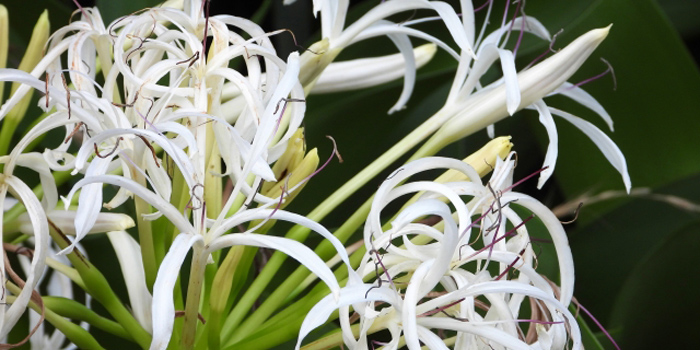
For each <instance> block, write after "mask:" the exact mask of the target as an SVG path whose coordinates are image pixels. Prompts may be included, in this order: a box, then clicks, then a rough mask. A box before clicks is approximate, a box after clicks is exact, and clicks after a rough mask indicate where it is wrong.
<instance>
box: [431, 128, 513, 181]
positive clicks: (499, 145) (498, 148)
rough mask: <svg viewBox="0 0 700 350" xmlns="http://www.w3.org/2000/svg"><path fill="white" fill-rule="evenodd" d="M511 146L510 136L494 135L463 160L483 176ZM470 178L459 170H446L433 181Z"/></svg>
mask: <svg viewBox="0 0 700 350" xmlns="http://www.w3.org/2000/svg"><path fill="white" fill-rule="evenodd" d="M512 148H513V143H512V142H510V136H501V137H496V138H495V139H493V140H491V141H489V142H488V143H487V144H485V145H484V147H481V148H480V149H479V150H478V151H476V152H474V153H472V154H471V155H469V157H467V158H464V162H465V163H467V164H469V165H471V166H472V168H474V170H476V172H477V173H479V176H481V177H484V176H486V174H488V173H490V172H491V171H492V170H493V168H494V166H495V165H496V159H498V158H500V159H505V158H506V156H508V153H510V150H511V149H512ZM467 180H470V179H468V178H467V176H466V175H464V173H463V172H461V171H456V170H448V171H446V172H445V173H444V174H442V175H440V176H439V177H438V178H437V179H435V182H438V183H446V182H456V181H467Z"/></svg>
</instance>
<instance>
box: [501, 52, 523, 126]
mask: <svg viewBox="0 0 700 350" xmlns="http://www.w3.org/2000/svg"><path fill="white" fill-rule="evenodd" d="M498 56H499V57H500V58H501V69H502V70H503V80H504V84H505V85H506V106H507V109H508V114H510V115H513V114H514V113H515V112H517V111H518V107H519V106H520V86H519V85H518V72H517V71H516V70H515V57H514V56H513V52H512V51H510V50H503V49H499V50H498Z"/></svg>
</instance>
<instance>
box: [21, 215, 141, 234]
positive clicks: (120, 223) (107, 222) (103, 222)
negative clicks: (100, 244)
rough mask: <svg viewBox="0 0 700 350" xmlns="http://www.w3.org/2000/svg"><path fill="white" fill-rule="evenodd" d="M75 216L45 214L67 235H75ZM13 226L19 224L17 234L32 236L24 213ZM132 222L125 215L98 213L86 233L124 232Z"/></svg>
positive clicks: (27, 218)
mask: <svg viewBox="0 0 700 350" xmlns="http://www.w3.org/2000/svg"><path fill="white" fill-rule="evenodd" d="M75 214H76V212H75V211H73V210H51V211H49V212H47V213H46V215H47V216H48V218H49V220H51V222H52V223H53V224H54V225H56V227H58V228H59V229H60V230H61V232H63V233H64V234H67V235H75ZM14 224H19V232H22V233H24V234H27V235H31V234H33V230H34V228H33V227H32V223H31V221H30V220H29V215H27V214H26V213H24V214H22V215H20V216H19V217H18V218H17V220H16V221H15V222H14ZM134 225H135V223H134V220H133V219H132V218H131V217H130V216H129V215H126V214H119V213H99V214H97V221H96V222H95V225H94V226H92V228H91V229H90V231H88V233H104V232H112V231H124V230H127V229H130V228H132V227H134Z"/></svg>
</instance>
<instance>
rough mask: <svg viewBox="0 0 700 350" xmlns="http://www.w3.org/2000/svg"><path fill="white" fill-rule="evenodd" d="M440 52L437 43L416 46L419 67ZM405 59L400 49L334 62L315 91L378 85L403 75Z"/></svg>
mask: <svg viewBox="0 0 700 350" xmlns="http://www.w3.org/2000/svg"><path fill="white" fill-rule="evenodd" d="M435 52H437V45H435V44H432V43H430V44H425V45H421V46H418V47H416V48H415V49H413V55H414V57H415V59H416V67H415V68H420V67H422V66H424V65H425V64H427V63H428V62H430V60H431V59H432V58H433V56H435ZM405 66H406V63H405V61H404V58H403V55H402V54H400V53H397V54H393V55H387V56H380V57H372V58H362V59H355V60H350V61H344V62H334V63H331V64H330V65H328V67H327V68H326V69H325V70H324V71H323V73H321V76H320V77H319V78H318V80H317V81H316V84H315V85H314V86H313V88H312V90H311V93H312V94H325V93H331V92H341V91H350V90H359V89H364V88H367V87H372V86H377V85H381V84H384V83H388V82H390V81H393V80H396V79H399V78H401V77H403V76H404V75H405V74H406V73H405V72H406V67H405Z"/></svg>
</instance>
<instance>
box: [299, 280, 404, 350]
mask: <svg viewBox="0 0 700 350" xmlns="http://www.w3.org/2000/svg"><path fill="white" fill-rule="evenodd" d="M373 301H384V302H387V303H389V304H391V305H398V304H400V302H401V301H400V298H399V296H398V295H397V293H396V292H395V291H392V290H391V289H389V288H387V287H377V286H376V285H372V284H360V285H353V286H348V287H345V288H342V289H341V290H340V297H339V298H337V299H336V298H335V297H334V296H333V295H328V296H326V297H325V298H323V299H321V301H319V302H318V303H316V305H314V307H313V308H311V310H309V313H308V314H306V317H305V318H304V322H302V324H301V329H300V330H299V338H298V339H297V345H296V347H295V349H299V347H300V346H301V342H302V341H303V340H304V338H305V337H306V336H307V335H308V334H309V333H311V331H313V330H314V329H316V328H318V327H319V326H321V325H322V324H324V323H326V321H327V320H328V317H330V315H331V314H332V313H333V312H334V311H335V310H336V309H338V308H340V307H342V306H347V305H352V304H357V303H362V302H373Z"/></svg>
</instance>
